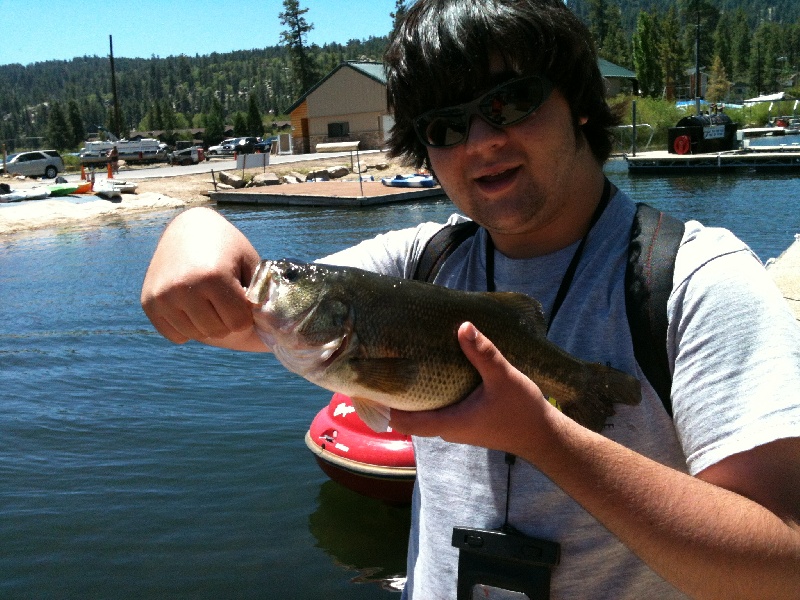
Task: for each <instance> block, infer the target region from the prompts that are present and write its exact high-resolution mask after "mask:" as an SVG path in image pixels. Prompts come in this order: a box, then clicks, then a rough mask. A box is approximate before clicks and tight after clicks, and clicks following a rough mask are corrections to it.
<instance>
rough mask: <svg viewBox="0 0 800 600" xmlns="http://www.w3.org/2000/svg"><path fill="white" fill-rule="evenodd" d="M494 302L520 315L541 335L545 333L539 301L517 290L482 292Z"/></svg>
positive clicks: (544, 322)
mask: <svg viewBox="0 0 800 600" xmlns="http://www.w3.org/2000/svg"><path fill="white" fill-rule="evenodd" d="M484 293H485V294H486V295H487V296H489V297H490V298H493V299H494V300H495V301H496V302H500V303H502V304H504V305H506V306H507V307H508V308H509V309H511V310H513V311H514V312H516V313H519V314H520V315H522V316H523V317H524V318H525V320H526V321H527V322H529V323H531V324H532V325H533V327H534V328H535V329H536V332H537V333H538V334H539V335H541V336H543V337H544V336H546V335H547V322H546V321H545V318H544V312H543V311H542V305H541V304H539V301H538V300H536V299H534V298H531V297H530V296H528V295H526V294H521V293H519V292H484Z"/></svg>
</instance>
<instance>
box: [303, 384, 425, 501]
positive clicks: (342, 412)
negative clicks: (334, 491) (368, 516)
mask: <svg viewBox="0 0 800 600" xmlns="http://www.w3.org/2000/svg"><path fill="white" fill-rule="evenodd" d="M305 441H306V446H308V448H309V450H311V451H312V452H313V453H314V456H315V457H316V459H317V463H318V464H319V466H320V468H321V469H322V470H323V471H324V472H325V474H326V475H328V477H330V478H331V479H333V480H334V481H336V482H338V483H340V484H341V485H343V486H345V487H347V488H349V489H351V490H353V491H355V492H358V493H359V494H362V495H364V496H369V497H371V498H376V499H378V500H383V501H385V502H390V503H392V504H407V503H409V502H411V494H412V492H413V489H414V479H415V478H416V475H417V468H416V461H415V460H414V448H413V446H412V444H411V437H410V436H407V435H403V434H400V433H396V432H394V431H389V432H386V433H376V432H374V431H372V429H370V428H369V427H368V426H367V425H366V424H365V423H364V421H362V420H361V419H360V418H359V416H358V414H356V409H355V408H354V407H353V402H352V400H350V398H349V397H347V396H345V395H344V394H338V393H337V394H334V395H333V398H331V401H330V403H329V404H328V406H326V407H325V408H323V409H322V410H321V411H319V413H317V416H316V417H314V420H313V421H312V422H311V426H310V427H309V430H308V432H307V433H306V438H305Z"/></svg>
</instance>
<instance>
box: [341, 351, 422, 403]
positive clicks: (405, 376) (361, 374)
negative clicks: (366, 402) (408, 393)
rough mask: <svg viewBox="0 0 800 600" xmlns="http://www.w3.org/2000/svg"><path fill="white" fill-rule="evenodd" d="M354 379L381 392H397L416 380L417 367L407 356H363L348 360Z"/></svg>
mask: <svg viewBox="0 0 800 600" xmlns="http://www.w3.org/2000/svg"><path fill="white" fill-rule="evenodd" d="M350 367H351V368H352V369H353V372H354V373H355V376H356V381H357V382H358V383H359V384H360V385H362V386H364V387H367V388H369V389H371V390H375V391H376V392H381V393H383V394H397V393H399V392H404V391H405V390H407V389H409V388H410V387H411V386H412V385H413V384H414V382H416V380H417V373H418V370H419V369H418V367H417V365H416V364H415V363H414V361H412V360H409V359H407V358H363V359H356V360H353V361H351V362H350Z"/></svg>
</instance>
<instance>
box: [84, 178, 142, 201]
mask: <svg viewBox="0 0 800 600" xmlns="http://www.w3.org/2000/svg"><path fill="white" fill-rule="evenodd" d="M136 187H137V186H136V184H135V183H133V182H132V181H118V180H116V179H99V180H97V181H95V182H94V188H93V189H94V193H95V194H96V195H98V196H100V197H101V198H105V199H106V200H113V199H121V198H122V194H134V193H136Z"/></svg>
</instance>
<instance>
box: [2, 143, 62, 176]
mask: <svg viewBox="0 0 800 600" xmlns="http://www.w3.org/2000/svg"><path fill="white" fill-rule="evenodd" d="M5 167H6V172H8V173H10V174H12V175H25V176H27V177H45V178H47V179H54V178H55V177H56V176H57V175H58V174H59V173H63V172H64V161H63V160H62V159H61V155H60V154H59V153H58V151H56V150H31V151H30V152H19V153H17V154H11V155H10V156H9V157H8V160H7V161H6V163H5Z"/></svg>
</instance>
